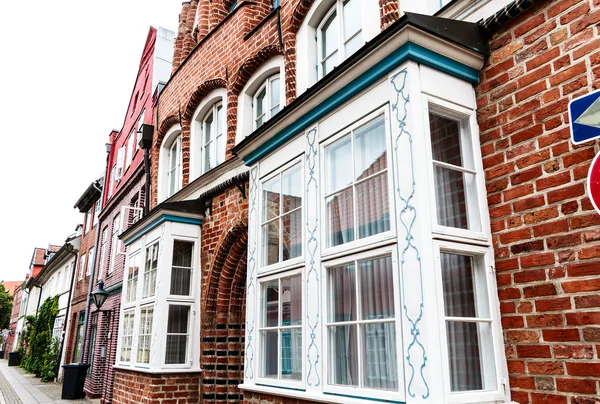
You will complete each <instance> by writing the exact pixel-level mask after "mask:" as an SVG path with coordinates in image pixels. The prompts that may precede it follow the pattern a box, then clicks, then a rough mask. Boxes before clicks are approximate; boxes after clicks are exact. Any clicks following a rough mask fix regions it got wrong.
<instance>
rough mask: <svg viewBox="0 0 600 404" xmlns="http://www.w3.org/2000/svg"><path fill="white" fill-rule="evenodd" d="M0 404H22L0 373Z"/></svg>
mask: <svg viewBox="0 0 600 404" xmlns="http://www.w3.org/2000/svg"><path fill="white" fill-rule="evenodd" d="M0 403H1V404H22V403H23V402H22V401H21V399H20V398H19V396H17V393H15V391H14V389H13V388H12V387H11V386H10V383H8V380H6V377H4V375H3V374H2V372H0Z"/></svg>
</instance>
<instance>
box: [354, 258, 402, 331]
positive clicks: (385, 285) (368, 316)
mask: <svg viewBox="0 0 600 404" xmlns="http://www.w3.org/2000/svg"><path fill="white" fill-rule="evenodd" d="M358 267H359V271H358V273H359V276H360V294H361V299H360V300H361V308H362V310H361V314H362V320H375V319H383V318H393V317H394V311H395V310H394V287H393V285H394V279H393V269H392V258H391V257H389V256H388V257H381V258H375V259H372V260H368V261H360V262H359V263H358Z"/></svg>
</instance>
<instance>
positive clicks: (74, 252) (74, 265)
mask: <svg viewBox="0 0 600 404" xmlns="http://www.w3.org/2000/svg"><path fill="white" fill-rule="evenodd" d="M67 252H68V253H70V254H73V256H74V257H75V261H74V262H73V272H72V273H71V287H70V288H69V300H67V301H68V302H69V304H67V310H66V311H65V326H64V327H63V331H62V334H63V335H62V338H61V341H60V350H59V351H58V361H57V367H60V358H62V354H63V349H64V347H65V335H66V330H65V328H66V325H67V322H68V319H69V309H70V308H71V296H72V294H73V285H74V283H75V273H76V272H77V250H75V249H74V248H73V245H72V244H67ZM59 370H60V369H55V372H54V374H57V375H58V371H59Z"/></svg>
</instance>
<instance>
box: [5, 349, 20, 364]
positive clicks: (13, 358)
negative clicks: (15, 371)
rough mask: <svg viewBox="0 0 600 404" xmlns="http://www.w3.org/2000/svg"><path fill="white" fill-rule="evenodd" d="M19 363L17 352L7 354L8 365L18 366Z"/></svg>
mask: <svg viewBox="0 0 600 404" xmlns="http://www.w3.org/2000/svg"><path fill="white" fill-rule="evenodd" d="M20 364H21V355H19V353H18V352H11V353H9V354H8V366H19V365H20Z"/></svg>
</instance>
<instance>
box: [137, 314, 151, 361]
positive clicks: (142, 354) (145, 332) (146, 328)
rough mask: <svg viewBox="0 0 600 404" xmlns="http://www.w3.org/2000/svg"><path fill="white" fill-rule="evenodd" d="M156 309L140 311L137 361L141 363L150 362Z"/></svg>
mask: <svg viewBox="0 0 600 404" xmlns="http://www.w3.org/2000/svg"><path fill="white" fill-rule="evenodd" d="M153 317H154V309H151V308H150V309H142V310H141V313H140V329H139V341H138V352H137V361H138V362H140V363H149V362H150V343H151V337H152V321H153Z"/></svg>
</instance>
